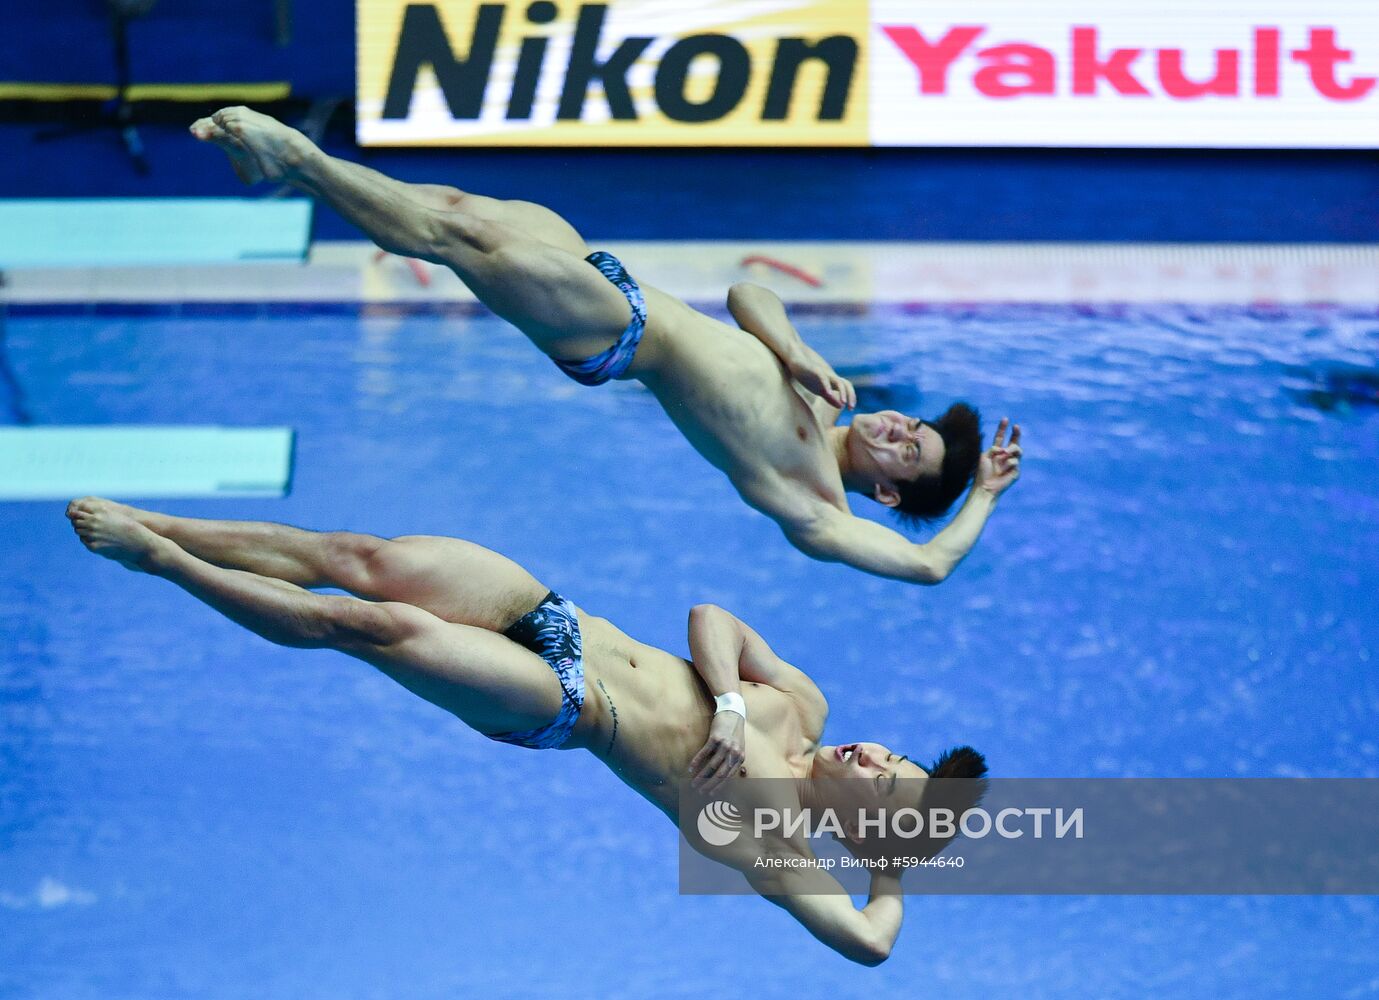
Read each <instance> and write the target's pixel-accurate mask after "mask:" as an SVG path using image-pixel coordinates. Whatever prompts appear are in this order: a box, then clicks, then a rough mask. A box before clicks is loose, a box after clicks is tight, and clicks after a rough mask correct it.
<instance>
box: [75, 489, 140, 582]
mask: <svg viewBox="0 0 1379 1000" xmlns="http://www.w3.org/2000/svg"><path fill="white" fill-rule="evenodd" d="M131 510H132V508H129V507H126V506H125V505H124V504H118V503H113V502H112V501H110V500H102V499H101V498H100V497H82V498H81V499H80V500H73V501H72V502H71V503H69V504H68V505H67V520H69V521H71V522H72V527H73V529H75V531H76V533H77V537H78V538H80V539H81V543H82V544H83V545H85V546H86V547H87V548H88V549H90V550H91V551H92V552H94V553H96V555H98V556H105V558H107V559H113V560H115V561H116V562H118V563H122V564H124V565H125V566H127V567H128V568H130V569H132V570H139V571H143V570H145V566H143V565H142V563H143V562H144V560H145V559H146V558H147V557H148V556H149V555H151V554H152V553H153V550H154V549H155V548H156V547H157V546H158V545H160V544H163V539H161V538H160V537H159V536H157V535H155V534H154V533H153V532H152V531H149V530H148V529H147V528H145V527H144V526H143V525H142V524H140V523H139V522H138V521H136V520H134V518H133V517H131V516H130V512H131Z"/></svg>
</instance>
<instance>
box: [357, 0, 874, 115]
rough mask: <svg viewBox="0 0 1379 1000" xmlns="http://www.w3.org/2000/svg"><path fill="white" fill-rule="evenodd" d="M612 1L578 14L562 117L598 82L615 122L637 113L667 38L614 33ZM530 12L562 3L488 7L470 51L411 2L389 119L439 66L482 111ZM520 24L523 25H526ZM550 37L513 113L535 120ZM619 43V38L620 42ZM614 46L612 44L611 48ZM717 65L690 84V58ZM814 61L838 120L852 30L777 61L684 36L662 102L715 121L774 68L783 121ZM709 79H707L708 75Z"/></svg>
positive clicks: (464, 104)
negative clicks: (500, 52) (646, 65)
mask: <svg viewBox="0 0 1379 1000" xmlns="http://www.w3.org/2000/svg"><path fill="white" fill-rule="evenodd" d="M607 13H608V5H607V4H601V3H590V4H581V5H580V7H579V12H578V14H577V15H576V17H575V20H574V34H573V38H572V43H571V47H570V55H569V60H568V61H567V62H566V64H565V65H564V66H563V67H561V68H560V69H561V70H563V73H564V82H563V84H562V86H561V89H560V100H559V104H558V106H557V109H556V116H555V117H556V119H557V120H558V121H579V120H580V119H582V118H583V117H584V109H585V102H586V100H587V98H588V96H589V91H590V88H591V87H592V86H593V85H595V84H597V85H598V87H599V88H601V89H602V91H603V95H604V98H605V100H606V101H607V103H608V110H609V112H610V114H611V116H612V118H613V119H614V120H615V121H637V120H638V115H637V109H636V106H635V104H634V103H633V100H632V94H631V92H630V91H629V89H628V83H627V74H628V71H629V70H630V69H631V68H632V66H633V64H634V63H635V62H636V61H637V60H638V59H639V58H640V57H641V56H642V54H643V53H644V52H645V51H646V50H647V49H648V48H650V47H651V46H652V45H653V44H654V43H655V42H656V41H657V40H658V39H657V38H656V37H655V36H639V37H630V38H622V39H620V40H619V39H611V40H607V41H606V40H605V39H604V21H605V18H606V16H607ZM514 16H522V17H524V18H525V21H526V25H546V24H550V23H551V22H553V21H555V20H556V19H557V17H558V16H559V11H558V10H557V8H556V5H555V4H554V3H551V2H550V0H537V2H536V3H533V4H531V5H529V6H528V7H527V8H526V11H525V14H524V15H515V14H514V13H513V12H511V11H510V10H509V5H508V4H505V3H486V4H482V5H480V6H479V8H478V10H477V12H476V13H475V16H474V22H473V24H472V25H471V26H470V30H469V41H468V44H467V45H466V46H465V47H464V50H463V54H457V53H456V51H455V50H454V49H452V48H451V46H450V40H449V37H448V36H447V34H446V31H445V26H444V25H443V23H442V21H441V15H440V11H439V10H438V9H437V7H436V5H435V4H427V3H419V4H409V5H408V7H407V9H406V11H405V13H404V15H403V19H402V31H401V35H400V37H399V39H398V45H397V53H396V55H395V56H394V59H393V66H392V70H391V72H390V73H389V76H388V93H387V97H386V98H385V100H384V104H383V118H384V120H387V119H394V120H396V119H405V118H407V116H408V113H409V110H410V108H411V103H412V92H413V90H415V88H416V83H417V74H418V73H420V72H421V69H422V67H423V66H430V67H431V68H432V70H433V71H434V72H435V75H436V80H437V82H438V83H439V84H440V89H441V92H442V94H443V95H444V98H445V102H446V104H447V105H448V106H449V109H450V115H451V117H452V118H455V119H456V120H463V119H471V120H473V119H478V118H479V116H480V114H481V112H482V111H483V108H484V102H485V99H486V98H487V97H488V90H489V87H490V81H491V77H492V76H493V65H494V53H495V51H496V50H497V47H498V38H499V35H500V33H501V32H502V31H503V23H504V21H505V20H506V19H507V18H509V17H514ZM526 25H519V28H518V30H519V31H522V30H525V28H526ZM549 41H550V40H549V39H548V38H546V37H544V36H542V35H539V34H532V35H528V36H526V37H523V38H522V39H521V44H520V46H519V48H518V53H517V62H516V66H515V68H514V71H513V74H512V89H511V91H510V92H509V93H508V94H507V115H506V117H507V118H508V120H510V121H523V120H529V119H530V118H531V116H532V105H533V104H534V103H535V100H536V93H537V87H538V85H539V84H540V82H541V79H542V75H543V74H544V73H546V72H548V71H551V70H552V69H553V68H554V67H547V65H546V48H547V44H548V42H549ZM614 43H616V44H614ZM610 46H611V48H610ZM696 61H698V62H699V69H700V70H701V72H702V70H703V69H705V68H712V70H713V79H712V85H711V86H710V87H709V88H708V89H707V94H706V93H705V92H704V88H703V87H701V86H698V85H696V87H695V88H694V94H693V95H691V94H690V93H689V92H688V88H687V86H686V85H687V82H688V77H689V74H690V66H691V65H692V64H694V63H696ZM807 63H818V64H820V65H821V66H822V68H823V71H824V72H825V73H826V77H825V82H824V86H823V89H822V91H821V95H820V98H819V105H818V107H817V108H816V109H812V111H813V114H814V116H815V118H816V119H817V120H818V121H838V120H840V119H842V117H843V112H844V110H845V109H846V107H847V99H848V92H849V91H850V89H851V87H852V77H853V72H854V70H855V69H856V67H857V41H856V40H855V39H853V38H850V37H849V36H847V35H830V36H828V37H826V38H819V39H813V40H811V39H807V38H779V39H777V40H776V44H775V50H774V52H773V53H772V54H771V56H770V62H769V65H766V66H757V65H754V64H753V58H752V54H751V53H750V52H749V51H748V49H747V47H746V46H745V45H743V44H742V42H740V41H738V40H737V39H736V38H734V37H733V36H731V35H724V34H698V35H688V36H685V37H683V38H680V39H678V40H677V41H676V42H675V43H674V44H673V45H671V46H670V47H669V48H668V49H666V50H665V53H664V54H663V55H662V56H661V58H660V61H659V62H658V63H657V64H656V66H655V71H654V81H655V86H654V94H655V101H656V106H657V107H658V108H659V109H660V111H661V113H662V114H663V115H665V116H666V117H667V118H670V119H673V120H675V121H680V122H712V121H717V120H718V119H720V118H723V117H724V116H726V115H728V114H730V113H731V112H732V111H734V110H735V109H736V108H737V107H738V105H739V104H741V103H742V99H743V97H744V96H745V95H746V93H747V90H748V87H749V85H750V84H751V82H752V79H753V76H754V74H758V73H767V74H769V77H768V79H767V83H766V90H765V98H764V99H763V102H762V105H761V109H760V117H761V120H762V121H782V120H784V119H786V118H787V117H788V116H789V114H790V105H791V101H792V99H793V97H794V94H795V85H796V81H797V79H798V77H799V75H800V70H801V68H802V67H803V66H805V65H806V64H807ZM698 82H699V81H697V83H698Z"/></svg>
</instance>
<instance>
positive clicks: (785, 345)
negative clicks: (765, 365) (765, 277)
mask: <svg viewBox="0 0 1379 1000" xmlns="http://www.w3.org/2000/svg"><path fill="white" fill-rule="evenodd" d="M728 311H729V312H730V313H732V314H733V319H734V320H735V321H736V322H737V325H738V326H740V327H742V329H744V330H746V331H747V332H748V333H750V334H751V335H752V336H753V337H756V338H757V340H759V341H761V342H762V343H763V344H765V345H766V346H767V347H769V348H770V349H771V353H772V354H774V355H775V356H776V357H778V358H780V360H781V363H782V364H784V365H785V368H786V370H787V371H788V372H790V377H791V378H793V379H794V380H795V381H797V382H799V383H800V385H802V386H804V387H805V388H806V389H808V390H809V391H810V392H812V393H814V394H815V395H817V396H821V397H822V398H823V399H825V400H827V401H828V402H829V403H830V404H831V405H833V406H836V407H838V409H840V410H842V409H846V408H848V407H855V406H856V405H857V391H856V390H855V389H853V387H852V383H851V382H849V381H848V380H847V379H845V378H843V377H842V376H841V375H839V374H838V373H837V372H835V371H834V370H833V366H832V365H830V364H829V363H828V362H827V361H825V360H824V359H823V358H822V357H820V356H819V353H818V352H817V351H815V350H814V349H813V348H812V347H810V346H809V345H808V344H806V343H805V342H804V341H803V340H802V339H800V334H799V331H798V330H796V329H795V327H794V325H793V324H791V322H790V320H789V318H788V317H787V316H786V315H785V305H784V304H783V303H782V302H781V300H780V298H779V297H778V296H777V295H776V293H775V292H773V291H771V290H770V289H769V288H762V287H761V286H760V285H753V284H752V283H751V282H747V281H740V282H738V283H737V284H735V285H733V287H732V288H730V289H728Z"/></svg>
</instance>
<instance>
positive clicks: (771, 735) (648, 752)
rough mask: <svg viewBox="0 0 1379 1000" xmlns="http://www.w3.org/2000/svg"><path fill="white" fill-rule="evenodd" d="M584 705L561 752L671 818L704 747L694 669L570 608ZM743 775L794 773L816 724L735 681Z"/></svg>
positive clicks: (817, 731) (779, 696) (776, 696)
mask: <svg viewBox="0 0 1379 1000" xmlns="http://www.w3.org/2000/svg"><path fill="white" fill-rule="evenodd" d="M579 623H580V630H581V632H582V633H583V637H584V709H583V711H582V712H581V713H580V717H579V722H578V723H577V725H576V726H575V731H574V733H573V736H572V739H571V741H570V742H569V743H567V744H566V747H567V748H571V749H573V748H583V749H587V750H589V751H590V752H591V753H593V754H594V756H596V757H598V758H599V759H600V760H602V761H603V762H604V763H605V764H607V765H608V767H609V769H610V770H612V771H613V773H614V774H616V775H617V776H618V777H619V778H621V779H622V780H623V781H624V782H625V783H626V784H627V785H628V786H629V787H631V788H632V789H633V790H634V791H636V792H637V793H638V794H640V795H641V796H643V797H644V798H646V799H647V800H648V801H649V802H651V803H653V804H654V805H656V806H657V807H658V808H659V809H660V810H661V811H662V812H664V813H665V814H666V815H667V816H668V817H670V819H671V820H672V821H674V820H675V819H676V818H677V815H678V811H679V801H680V791H681V785H682V783H683V782H686V781H688V780H689V774H688V767H689V762H690V760H691V759H692V758H693V757H694V755H695V753H697V752H698V751H699V749H700V747H702V746H703V745H704V734H705V733H706V732H707V731H708V728H709V722H710V720H711V718H712V715H713V702H712V700H711V699H710V698H709V695H708V693H707V691H706V690H705V688H704V685H703V683H702V682H701V681H700V679H699V676H698V674H696V673H695V671H694V667H693V666H692V665H691V664H690V663H689V662H688V661H686V660H684V659H682V658H680V657H678V656H673V655H671V654H670V653H667V652H665V651H664V650H661V649H656V648H655V647H653V646H648V645H646V644H645V643H641V642H637V641H636V640H635V639H633V638H631V637H630V636H628V635H627V634H626V633H625V632H623V631H622V630H621V629H619V628H618V627H617V626H615V625H613V624H612V623H611V622H609V621H608V620H607V619H604V618H598V617H595V616H593V615H589V614H586V613H585V612H584V611H582V610H581V611H580V614H579ZM742 696H743V698H744V699H745V700H746V702H747V715H748V720H749V721H748V723H747V731H746V749H747V763H746V764H745V769H746V771H747V773H748V774H749V775H750V776H751V777H753V778H797V777H802V776H803V775H804V773H805V769H806V767H807V763H806V760H807V754H808V753H809V752H810V751H812V750H813V749H814V747H815V746H816V745H817V743H818V739H819V736H820V735H821V733H822V730H823V723H824V718H823V717H822V716H817V717H816V713H814V712H812V711H811V710H810V709H809V708H808V707H807V706H805V705H804V704H802V702H801V701H800V699H798V698H797V697H796V696H794V695H791V694H787V693H785V692H783V691H778V690H776V689H775V688H772V687H768V686H767V685H764V684H752V683H744V684H743V685H742Z"/></svg>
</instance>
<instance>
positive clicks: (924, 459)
mask: <svg viewBox="0 0 1379 1000" xmlns="http://www.w3.org/2000/svg"><path fill="white" fill-rule="evenodd" d="M848 451H849V458H850V460H851V463H852V467H853V469H854V471H855V472H857V473H858V474H860V475H864V476H866V477H868V478H870V479H871V480H873V481H874V482H875V484H876V490H875V492H874V495H875V497H876V499H877V500H878V501H880V502H881V503H884V504H886V506H888V507H893V506H895V504H896V503H898V502H899V500H900V497H899V493H898V492H897V485H898V484H900V483H906V482H910V481H912V480H915V479H919V478H921V477H923V476H933V477H937V476H938V475H939V473H940V472H941V471H942V469H943V454H944V445H943V438H942V437H941V436H940V435H939V433H938V431H936V430H934V429H933V427H931V426H929V425H928V424H926V423H925V422H924V421H923V420H920V419H919V418H918V417H911V416H907V415H905V414H904V413H901V412H899V411H898V410H882V411H880V412H879V413H859V414H858V415H857V416H856V417H854V418H853V420H852V425H851V427H850V429H849V431H848Z"/></svg>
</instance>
